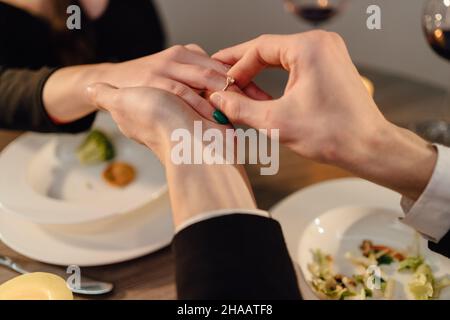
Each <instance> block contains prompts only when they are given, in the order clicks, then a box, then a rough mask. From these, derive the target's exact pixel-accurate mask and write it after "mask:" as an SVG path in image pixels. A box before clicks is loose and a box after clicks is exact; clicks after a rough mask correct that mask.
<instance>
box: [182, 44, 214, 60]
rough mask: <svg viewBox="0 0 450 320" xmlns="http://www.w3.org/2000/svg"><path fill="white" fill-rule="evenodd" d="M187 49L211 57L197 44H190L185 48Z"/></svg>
mask: <svg viewBox="0 0 450 320" xmlns="http://www.w3.org/2000/svg"><path fill="white" fill-rule="evenodd" d="M184 47H185V48H186V49H188V50H191V51H194V52H197V53H200V54H203V55H204V56H207V57H209V55H208V53H207V52H206V51H205V50H204V49H203V48H202V47H200V46H199V45H198V44H195V43H190V44H187V45H185V46H184Z"/></svg>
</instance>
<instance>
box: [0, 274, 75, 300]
mask: <svg viewBox="0 0 450 320" xmlns="http://www.w3.org/2000/svg"><path fill="white" fill-rule="evenodd" d="M0 300H73V294H72V291H70V289H69V288H68V287H67V284H66V281H65V280H64V279H63V278H60V277H58V276H56V275H54V274H50V273H43V272H36V273H29V274H25V275H21V276H18V277H16V278H13V279H11V280H9V281H7V282H5V283H4V284H2V285H0Z"/></svg>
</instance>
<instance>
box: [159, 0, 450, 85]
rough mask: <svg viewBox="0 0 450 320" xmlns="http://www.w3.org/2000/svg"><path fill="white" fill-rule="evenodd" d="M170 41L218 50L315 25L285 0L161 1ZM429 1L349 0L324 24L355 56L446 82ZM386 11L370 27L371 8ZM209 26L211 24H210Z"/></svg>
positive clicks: (448, 74) (449, 72) (449, 75)
mask: <svg viewBox="0 0 450 320" xmlns="http://www.w3.org/2000/svg"><path fill="white" fill-rule="evenodd" d="M155 2H156V3H157V4H158V5H159V9H160V13H161V15H162V17H163V19H164V22H165V25H166V30H167V32H168V36H169V41H170V44H175V43H185V44H186V43H191V42H195V43H198V44H200V45H201V46H203V47H204V48H205V49H206V50H207V51H208V52H210V53H213V52H215V51H217V50H219V49H221V48H223V47H226V46H229V45H233V44H236V43H239V42H242V41H245V40H248V39H251V38H254V37H256V36H258V35H260V34H263V33H277V34H287V33H296V32H301V31H306V30H309V29H311V26H310V25H309V24H307V23H306V22H305V21H304V20H301V19H299V18H298V17H296V16H295V15H292V14H289V13H287V12H286V11H285V10H284V7H283V1H282V0H244V1H243V0H226V1H224V0H189V1H180V0H156V1H155ZM424 3H425V1H424V0H394V1H392V0H349V1H348V5H347V8H346V9H345V10H343V11H342V12H340V13H339V14H338V15H337V16H336V17H335V18H334V19H331V20H330V21H329V22H327V23H326V24H324V25H323V27H324V28H325V29H327V30H330V31H336V32H338V33H339V34H341V36H343V37H344V38H345V40H346V42H347V45H348V47H349V50H350V53H351V55H352V57H353V59H354V61H355V62H356V63H357V64H359V65H363V66H368V67H376V68H377V69H379V70H385V71H391V72H395V73H399V74H401V75H405V76H409V77H412V78H414V79H417V80H419V81H420V80H421V81H426V82H430V83H433V84H435V85H437V86H444V87H445V86H446V83H449V82H450V67H449V65H448V62H447V61H445V60H444V59H442V58H440V57H439V56H437V55H436V54H435V53H434V52H433V51H432V50H431V48H430V47H429V45H428V44H427V42H426V41H425V38H424V35H423V31H422V10H423V6H424ZM372 4H376V5H379V6H380V7H381V10H382V30H368V29H367V27H366V20H367V17H368V15H367V13H366V10H367V7H368V6H369V5H372ZM205 26H206V27H205Z"/></svg>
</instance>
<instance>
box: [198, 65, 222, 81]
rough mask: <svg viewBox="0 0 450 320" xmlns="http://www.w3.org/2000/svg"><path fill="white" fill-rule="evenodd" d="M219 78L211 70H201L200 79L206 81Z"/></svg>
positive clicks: (216, 73) (214, 71)
mask: <svg viewBox="0 0 450 320" xmlns="http://www.w3.org/2000/svg"><path fill="white" fill-rule="evenodd" d="M218 76H219V74H218V72H217V71H216V70H214V69H212V68H204V69H203V70H202V77H203V78H205V79H206V80H208V79H214V78H217V77H218Z"/></svg>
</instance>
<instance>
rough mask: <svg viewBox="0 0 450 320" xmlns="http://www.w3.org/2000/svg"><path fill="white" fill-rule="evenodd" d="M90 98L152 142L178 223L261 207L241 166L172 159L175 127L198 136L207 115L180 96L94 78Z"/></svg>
mask: <svg viewBox="0 0 450 320" xmlns="http://www.w3.org/2000/svg"><path fill="white" fill-rule="evenodd" d="M88 98H89V100H90V102H91V103H92V104H93V105H95V106H97V107H98V108H101V109H104V110H107V111H109V112H110V113H111V115H112V117H113V119H114V120H115V121H116V122H117V124H118V125H119V128H120V130H121V131H122V132H123V133H124V134H125V135H126V136H128V137H130V138H132V139H134V140H136V141H138V142H140V143H142V144H145V145H146V146H148V147H149V148H150V149H152V150H153V151H154V152H155V154H156V155H157V156H158V157H159V159H160V160H161V162H162V163H163V164H164V166H165V168H166V176H167V181H168V184H169V190H170V198H171V202H172V209H173V214H174V222H175V226H180V225H181V224H182V223H183V222H185V221H186V220H187V219H190V218H192V217H194V216H196V215H198V214H201V213H204V212H207V211H213V210H219V209H255V208H256V204H255V201H254V198H253V193H252V192H251V189H250V186H249V183H248V180H247V175H246V173H245V171H244V169H243V167H242V166H239V165H231V164H219V165H195V164H175V163H174V162H173V161H172V159H171V150H172V147H173V145H174V144H175V142H172V141H171V134H172V132H173V131H174V130H176V129H180V128H181V129H185V130H187V131H188V132H190V134H191V136H192V137H193V136H194V132H193V131H194V129H193V128H194V121H202V118H201V117H200V116H199V115H198V114H197V113H196V112H195V111H194V110H192V109H191V108H189V106H188V105H187V104H186V103H185V102H184V101H183V100H181V99H180V98H179V97H177V96H175V95H173V94H171V93H169V92H167V91H165V90H160V89H154V88H146V87H136V88H122V89H117V88H115V87H113V86H111V85H108V84H95V85H92V86H90V87H89V88H88ZM203 128H204V130H207V129H210V128H215V129H218V130H222V131H223V130H224V129H225V128H226V127H225V126H219V125H217V124H215V123H213V122H210V121H204V122H203ZM191 140H193V139H191ZM204 147H205V146H204Z"/></svg>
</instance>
